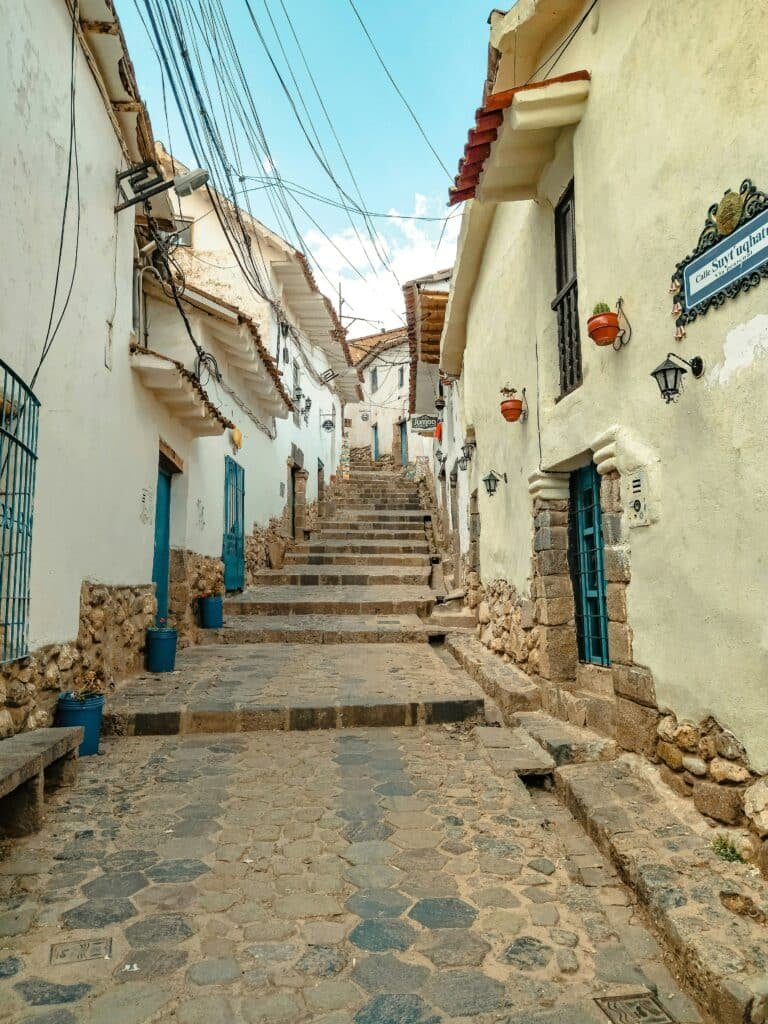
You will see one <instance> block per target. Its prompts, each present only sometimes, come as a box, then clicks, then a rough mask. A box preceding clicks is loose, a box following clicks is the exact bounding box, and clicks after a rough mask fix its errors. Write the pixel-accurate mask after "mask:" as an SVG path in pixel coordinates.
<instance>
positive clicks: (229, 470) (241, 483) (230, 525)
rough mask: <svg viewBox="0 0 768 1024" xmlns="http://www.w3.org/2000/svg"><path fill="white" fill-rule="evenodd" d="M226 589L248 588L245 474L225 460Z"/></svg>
mask: <svg viewBox="0 0 768 1024" xmlns="http://www.w3.org/2000/svg"><path fill="white" fill-rule="evenodd" d="M222 557H223V559H224V589H225V590H242V589H243V587H244V586H245V470H244V469H243V467H242V466H241V465H240V464H239V463H237V462H235V460H234V459H233V458H231V457H230V456H229V455H227V456H225V458H224V545H223V556H222Z"/></svg>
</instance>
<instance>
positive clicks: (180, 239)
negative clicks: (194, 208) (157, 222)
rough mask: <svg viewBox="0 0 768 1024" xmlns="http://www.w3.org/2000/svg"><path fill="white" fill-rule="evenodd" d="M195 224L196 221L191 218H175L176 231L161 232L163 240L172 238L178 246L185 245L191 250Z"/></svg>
mask: <svg viewBox="0 0 768 1024" xmlns="http://www.w3.org/2000/svg"><path fill="white" fill-rule="evenodd" d="M193 223H194V221H193V220H192V218H191V217H174V218H173V225H174V230H173V231H161V232H160V234H161V236H162V237H163V238H172V239H173V240H174V242H175V244H176V245H183V246H185V247H186V248H191V246H192V224H193Z"/></svg>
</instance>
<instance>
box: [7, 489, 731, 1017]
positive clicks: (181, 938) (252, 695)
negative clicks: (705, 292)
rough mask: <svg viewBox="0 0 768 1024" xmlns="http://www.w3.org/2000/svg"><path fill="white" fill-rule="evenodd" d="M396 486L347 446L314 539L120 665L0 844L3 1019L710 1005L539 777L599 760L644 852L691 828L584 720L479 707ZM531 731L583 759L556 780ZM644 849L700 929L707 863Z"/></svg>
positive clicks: (711, 913)
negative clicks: (60, 762)
mask: <svg viewBox="0 0 768 1024" xmlns="http://www.w3.org/2000/svg"><path fill="white" fill-rule="evenodd" d="M418 504H419V501H418V494H417V488H416V485H415V484H413V483H410V482H407V481H405V480H404V479H403V478H402V477H401V476H400V475H395V474H394V473H390V472H388V471H386V470H376V471H369V472H361V471H357V472H356V471H354V470H353V472H352V478H351V482H350V484H349V485H348V487H347V491H346V496H345V497H343V498H341V499H340V500H339V502H338V504H337V505H336V507H335V508H334V510H333V512H332V515H331V517H329V518H328V519H327V520H326V521H325V522H324V523H323V524H322V527H321V530H320V533H319V535H318V536H317V537H316V538H315V537H313V538H312V541H311V542H310V543H309V544H306V545H303V546H301V547H299V548H298V549H296V550H295V551H294V552H293V553H292V554H291V555H290V558H289V561H288V563H287V564H286V566H285V568H284V569H282V570H274V571H271V572H270V573H267V574H265V578H264V580H260V581H259V585H258V586H257V587H256V588H255V589H253V590H251V591H247V592H245V593H244V594H243V595H242V596H240V597H237V598H234V599H233V600H231V601H230V602H229V603H228V605H227V622H226V625H225V627H224V629H223V630H222V631H221V634H220V635H219V636H218V637H217V638H216V639H217V641H219V642H217V643H212V644H210V645H208V646H203V647H197V648H191V649H189V650H187V651H186V652H183V653H182V655H181V656H180V658H179V663H178V670H177V671H176V672H175V673H169V674H165V675H159V676H154V677H149V679H148V678H147V677H134V678H132V679H130V680H128V681H127V682H126V683H124V684H123V685H122V686H121V687H120V688H119V689H118V692H117V693H116V694H115V695H114V698H113V699H112V700H111V702H110V712H109V717H108V719H107V727H108V730H109V731H110V732H112V733H113V734H114V735H113V736H112V737H111V738H110V739H108V740H107V741H106V742H105V743H104V756H103V757H101V758H87V759H85V760H84V761H83V762H82V763H81V767H80V778H79V781H78V784H77V787H76V788H75V789H72V790H62V791H60V792H59V793H58V794H55V795H53V796H52V797H51V798H50V800H49V801H48V818H47V821H46V824H45V826H44V828H43V830H42V831H41V832H39V833H38V834H35V835H32V836H30V837H28V838H24V839H19V840H17V841H16V843H15V844H14V845H13V849H12V850H11V851H10V854H9V855H8V856H7V857H6V859H5V860H3V861H2V862H0V886H1V889H0V893H1V894H2V898H3V904H4V908H5V909H4V910H3V911H2V913H0V950H2V948H3V946H4V945H5V946H6V948H5V949H4V951H2V952H0V995H1V997H2V998H0V1020H7V1021H14V1022H17V1021H24V1022H29V1024H32V1022H37V1024H72V1022H81V1021H82V1022H94V1024H95V1022H107V1021H108V1022H110V1024H140V1022H143V1021H157V1022H161V1021H162V1022H172V1021H177V1022H179V1024H209V1022H216V1024H228V1022H239V1021H246V1022H250V1021H253V1022H262V1021H263V1022H269V1021H277V1022H279V1021H283V1022H304V1021H307V1022H310V1021H311V1022H315V1024H321V1022H322V1024H348V1022H352V1021H354V1022H355V1024H437V1022H439V1021H444V1020H446V1021H447V1020H456V1021H462V1020H466V1021H469V1020H472V1021H473V1022H475V1021H476V1022H478V1024H481V1022H482V1024H485V1022H489V1024H490V1022H510V1024H534V1022H536V1024H545V1022H546V1024H600V1022H601V1021H603V1022H604V1021H605V1020H606V1019H609V1020H612V1021H615V1022H617V1024H619V1022H634V1021H643V1022H646V1024H648V1022H659V1024H661V1022H666V1021H676V1022H679V1024H695V1022H700V1021H702V1020H705V1019H706V1018H704V1017H701V1016H700V1015H699V1013H698V1011H697V1009H696V1007H695V1005H694V1003H693V1002H691V1001H690V999H689V998H687V997H686V995H685V994H684V993H683V991H682V990H681V989H680V987H679V986H678V983H677V982H676V981H675V978H674V977H673V974H672V973H671V970H670V968H672V969H674V967H673V964H672V962H671V961H670V959H669V956H668V954H665V952H664V951H663V950H662V947H661V946H660V945H659V943H658V942H657V940H656V939H655V938H654V937H653V935H652V933H651V930H650V928H649V925H648V918H647V916H646V912H645V911H644V910H643V909H641V908H640V907H638V906H637V902H636V897H635V896H634V895H633V894H632V893H631V892H630V890H629V889H627V888H626V887H625V886H624V885H623V884H622V882H621V880H620V879H619V877H618V875H617V872H616V870H615V869H614V868H613V867H612V866H611V863H610V861H609V860H608V859H606V858H605V857H604V856H603V855H602V854H601V852H600V851H599V850H598V848H597V846H596V845H595V844H594V843H593V842H592V841H591V839H590V838H588V836H587V834H586V832H585V830H584V828H583V827H582V825H581V824H580V823H579V822H578V821H577V820H576V819H575V818H574V817H573V816H572V815H571V813H570V812H569V811H568V810H567V809H566V807H565V806H564V805H563V803H562V802H561V797H562V796H563V794H564V793H570V796H571V798H572V799H574V800H578V799H579V792H580V777H579V774H578V773H579V772H582V773H583V772H585V771H587V772H593V773H595V778H597V779H599V780H600V781H599V785H598V786H597V787H596V788H597V790H598V791H599V800H600V808H601V817H602V823H603V824H602V828H603V830H604V833H605V834H610V829H609V828H608V827H607V826H608V825H609V824H610V796H611V787H612V786H613V787H615V788H616V793H617V794H620V795H616V803H615V806H614V812H615V811H616V810H617V809H618V808H619V807H621V813H622V816H623V817H622V824H621V829H620V831H621V832H628V831H630V832H631V831H632V828H633V826H632V824H631V823H630V818H631V816H632V814H635V816H636V819H637V820H636V821H635V822H634V828H635V829H637V831H638V832H640V831H642V833H643V835H644V843H645V845H646V846H647V847H648V851H647V852H648V853H650V854H651V859H652V860H656V859H659V860H661V859H662V858H663V857H666V858H667V859H668V860H671V861H672V862H674V861H675V860H678V859H679V858H680V857H685V858H686V859H688V860H690V862H691V863H692V864H694V865H695V864H697V863H698V864H701V863H702V858H706V856H707V851H706V847H705V845H704V842H703V840H702V839H701V838H700V837H699V836H697V835H696V833H695V832H693V831H692V830H690V829H688V828H687V827H686V826H684V825H683V824H682V823H681V822H672V823H670V821H669V820H668V815H669V811H668V808H667V806H666V804H665V803H664V802H663V801H662V800H660V799H659V797H658V796H657V795H656V794H655V793H654V792H653V791H652V790H651V789H650V787H647V788H646V790H643V788H642V787H643V784H642V782H641V780H640V779H639V778H636V779H634V780H633V779H632V778H631V777H629V776H628V775H626V773H624V774H623V773H622V770H621V769H619V768H618V767H617V764H618V763H615V762H613V761H612V760H610V759H611V758H614V757H615V756H616V753H617V752H616V749H615V744H612V743H611V742H610V741H607V740H601V739H600V738H599V737H597V736H596V735H594V734H590V733H587V732H586V730H581V731H580V730H575V729H571V730H570V732H569V727H568V726H567V725H565V724H563V723H557V722H555V720H552V719H549V720H548V728H549V738H548V740H546V741H544V740H542V744H543V745H541V746H540V745H538V744H536V743H535V742H534V741H533V739H532V738H531V736H532V735H539V736H540V737H541V736H542V735H543V734H546V732H547V717H546V716H544V715H533V716H530V715H528V716H526V714H522V715H521V718H522V719H526V718H529V719H531V718H532V719H533V720H535V721H533V720H532V721H531V725H530V735H529V734H528V733H524V731H523V730H521V729H519V728H517V729H508V728H504V727H500V726H499V725H498V722H499V721H500V720H501V715H500V713H499V711H498V709H497V708H496V707H495V705H494V704H493V702H492V701H491V700H490V699H488V698H487V697H486V696H485V694H484V692H483V690H482V689H481V688H480V686H479V685H478V684H477V683H476V682H475V681H473V680H472V679H470V678H469V676H468V675H467V674H466V673H465V672H464V670H463V669H462V668H460V667H459V665H458V662H457V661H456V660H455V659H454V658H453V657H452V656H451V655H450V654H449V653H448V652H447V648H446V647H445V646H443V645H442V644H441V643H440V641H442V640H443V639H444V635H445V626H439V625H435V624H432V620H431V619H430V618H429V617H427V616H426V613H427V612H428V611H429V609H430V608H431V607H432V605H433V603H434V600H435V597H436V594H435V592H434V591H433V590H431V589H430V588H429V586H428V578H429V572H430V545H429V542H428V540H427V533H426V532H425V530H428V528H429V525H430V519H429V513H428V512H427V513H425V511H423V510H421V509H419V507H418ZM425 515H426V518H425ZM268 577H269V578H268ZM272 578H274V580H275V584H276V585H275V586H274V587H270V586H269V582H270V581H271V579H272ZM265 588H266V589H265ZM444 614H445V613H444ZM436 621H438V622H439V618H438V619H437V620H436ZM457 635H458V634H457ZM430 641H431V642H430ZM486 717H487V718H488V719H489V720H490V721H493V722H495V723H496V727H494V728H491V727H489V726H487V725H486V724H485V723H486ZM118 734H119V735H118ZM169 734H180V735H169ZM548 750H551V751H553V752H554V753H555V754H556V756H557V759H558V763H560V764H567V762H568V761H569V760H573V761H579V762H582V763H580V764H576V765H574V766H573V767H572V768H570V769H569V768H567V767H566V768H564V769H561V771H562V772H563V775H564V776H565V778H564V780H563V781H562V783H558V791H559V795H558V794H556V792H555V791H554V790H553V789H552V786H551V779H552V774H553V771H554V768H555V762H554V760H553V758H552V757H551V756H550V753H549V752H548ZM569 771H570V772H574V773H576V775H575V776H574V777H573V778H571V779H568V777H567V776H568V772H569ZM583 781H584V776H583V775H582V776H581V786H582V788H583ZM587 781H588V782H589V784H590V787H592V788H595V787H594V786H593V783H594V779H592V780H590V779H589V778H587ZM646 786H647V784H646ZM628 795H630V796H631V795H634V797H635V800H634V801H633V800H632V799H630V800H627V799H626V797H627V796H628ZM654 804H656V807H654ZM665 816H667V817H666V819H665ZM601 834H603V833H601ZM655 868H656V872H657V874H658V876H659V881H660V884H661V890H659V892H661V893H662V894H663V895H664V898H663V899H661V897H660V896H659V893H658V892H655V891H654V889H653V880H652V877H651V874H650V873H649V875H648V879H647V883H646V884H647V886H648V890H647V892H648V897H649V899H650V900H651V901H656V900H657V899H659V900H660V902H659V904H658V906H659V908H662V907H663V908H665V911H666V909H667V908H670V907H673V908H674V907H678V906H683V905H684V904H687V908H686V911H685V918H684V920H688V921H689V922H690V923H691V924H694V925H696V926H697V928H700V929H701V930H703V933H704V934H703V936H702V938H703V939H704V941H706V942H709V941H710V940H711V937H712V934H713V933H712V931H711V929H717V927H718V920H717V918H718V915H717V912H716V909H715V907H714V906H713V905H712V904H711V902H710V901H711V900H712V899H713V896H714V889H713V888H712V883H713V878H712V874H711V873H710V875H709V876H708V878H706V879H705V878H702V877H700V876H699V875H698V873H697V872H693V873H691V874H690V875H689V876H687V877H686V873H685V872H684V871H681V872H680V877H679V878H678V880H677V881H676V882H675V885H676V886H677V887H678V888H677V889H674V890H673V889H671V888H670V882H669V874H668V872H667V871H665V869H664V867H663V864H659V863H656V865H655ZM715 870H717V869H715ZM686 887H687V888H686ZM700 915H704V916H700ZM684 920H683V921H680V922H678V928H679V929H680V930H681V935H682V934H683V930H682V929H683V924H684ZM734 920H735V921H738V919H734ZM657 924H658V922H657ZM734 927H735V926H734ZM747 932H748V929H747ZM747 932H745V934H747ZM724 939H725V936H724V935H723V934H722V933H720V934H719V937H718V941H720V942H723V941H724ZM683 941H688V940H683ZM688 953H690V949H688ZM705 967H706V964H705ZM596 1000H601V1002H598V1001H596ZM730 1019H731V1018H726V1017H722V1018H721V1020H722V1021H725V1020H730ZM733 1019H734V1020H735V1018H733Z"/></svg>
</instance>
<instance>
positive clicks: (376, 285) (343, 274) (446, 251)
mask: <svg viewBox="0 0 768 1024" xmlns="http://www.w3.org/2000/svg"><path fill="white" fill-rule="evenodd" d="M388 212H389V213H392V214H398V213H400V211H399V210H395V209H391V210H389V211H388ZM444 215H445V206H444V205H443V200H442V199H438V198H434V197H432V198H430V197H428V196H423V195H420V194H419V193H416V195H415V196H414V202H413V211H412V213H410V214H409V215H408V217H407V219H405V220H377V221H376V222H375V223H376V232H375V235H374V237H375V239H376V248H378V250H379V253H380V254H381V256H379V255H377V254H376V252H375V250H374V246H373V244H372V242H371V239H370V237H369V235H368V233H367V231H366V229H365V227H364V225H362V223H361V222H360V218H359V217H357V218H355V222H356V224H357V229H358V235H359V238H358V237H357V236H356V235H355V233H354V231H353V230H352V228H351V227H350V228H346V229H345V230H344V231H341V232H337V233H336V234H334V235H330V236H329V238H330V241H329V240H328V239H326V238H325V237H324V236H323V235H322V234H321V233H320V232H319V231H316V230H312V231H309V232H308V233H307V234H306V235H305V236H304V241H305V243H306V245H307V247H308V248H309V249H310V251H311V252H312V255H313V256H314V258H315V259H316V260H317V262H318V263H319V264H320V266H321V267H322V269H323V271H324V272H325V274H326V275H327V277H328V278H329V279H330V281H331V283H332V285H333V293H331V289H330V286H329V284H328V281H326V280H325V279H324V278H323V277H322V275H321V274H316V275H315V276H316V277H317V280H318V284H319V286H320V288H321V289H322V290H323V291H325V292H326V293H327V294H329V296H330V297H331V298H332V300H333V303H334V306H336V305H337V304H338V285H339V283H341V290H342V295H343V297H344V300H345V305H344V312H345V314H347V315H349V316H356V317H365V318H366V319H367V320H373V321H378V320H380V321H382V324H381V326H382V327H384V328H386V329H389V328H392V327H399V326H402V325H403V324H404V323H405V306H404V303H403V292H402V285H403V284H405V282H406V281H410V280H412V279H413V278H415V277H423V276H424V275H425V274H432V273H434V272H435V271H437V270H443V269H446V268H447V267H451V266H452V265H453V261H454V258H455V255H456V242H457V239H458V235H459V227H460V225H461V216H460V213H459V212H458V211H457V210H452V211H450V213H449V214H448V216H449V217H450V219H449V220H448V221H447V223H446V224H445V230H444V231H443V224H442V223H441V222H439V221H420V220H415V219H414V218H416V217H442V216H444ZM441 233H442V238H441ZM361 240H362V244H361ZM438 241H439V247H438ZM382 257H383V259H384V260H385V261H386V263H388V264H389V267H390V268H391V269H387V268H386V267H385V266H383V265H382ZM369 260H370V262H369ZM347 261H349V262H347ZM350 263H351V264H352V266H353V267H355V268H356V270H357V273H356V272H355V270H353V269H352V268H351V267H350V266H349V264H350ZM371 264H373V268H375V269H372V267H371ZM396 279H397V280H396ZM344 322H345V323H348V321H347V320H345V321H344ZM378 328H379V325H378V324H377V323H373V324H371V323H366V322H359V321H353V322H352V323H351V324H350V325H349V336H350V337H351V338H354V337H361V336H362V335H365V334H372V333H373V332H374V331H376V330H377V329H378Z"/></svg>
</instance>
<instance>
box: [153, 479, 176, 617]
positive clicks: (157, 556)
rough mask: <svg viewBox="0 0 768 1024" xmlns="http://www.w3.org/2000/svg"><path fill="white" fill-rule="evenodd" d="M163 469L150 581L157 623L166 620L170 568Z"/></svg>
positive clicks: (168, 513) (168, 514) (167, 495)
mask: <svg viewBox="0 0 768 1024" xmlns="http://www.w3.org/2000/svg"><path fill="white" fill-rule="evenodd" d="M172 479H173V477H172V476H171V474H170V473H169V472H168V470H166V469H164V468H163V466H160V467H158V471H157V498H156V501H155V551H154V556H153V559H152V582H153V583H154V584H155V596H156V598H157V623H158V625H161V624H162V625H165V623H166V622H167V621H168V589H169V588H168V582H169V575H170V569H171V480H172Z"/></svg>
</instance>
